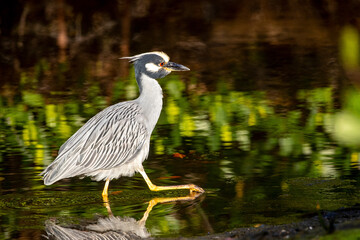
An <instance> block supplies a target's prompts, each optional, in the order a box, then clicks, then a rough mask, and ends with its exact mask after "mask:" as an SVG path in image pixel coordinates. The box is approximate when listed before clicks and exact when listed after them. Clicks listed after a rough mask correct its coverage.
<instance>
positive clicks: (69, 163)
mask: <svg viewBox="0 0 360 240" xmlns="http://www.w3.org/2000/svg"><path fill="white" fill-rule="evenodd" d="M122 59H128V60H129V61H130V62H131V63H133V64H134V67H135V78H136V81H137V83H138V85H139V89H140V96H139V97H138V98H137V99H135V100H132V101H126V102H120V103H117V104H115V105H112V106H110V107H108V108H106V109H104V110H103V111H101V112H99V113H98V114H96V115H95V116H94V117H92V118H91V119H90V120H89V121H88V122H87V123H85V125H84V126H82V127H81V128H80V129H79V130H78V131H77V132H76V133H75V134H74V135H72V136H71V137H70V138H69V139H68V140H67V141H66V142H65V143H64V144H63V145H62V146H61V147H60V150H59V153H58V156H57V157H56V159H55V160H54V161H53V162H52V163H51V164H50V165H49V166H48V167H47V168H46V169H45V170H44V171H43V172H42V173H41V175H43V176H44V183H45V185H51V184H53V183H54V182H56V181H59V180H60V179H64V178H69V177H74V176H90V177H92V178H93V179H95V180H97V181H101V180H106V182H105V186H104V190H103V193H102V195H103V197H104V199H105V200H106V201H107V194H108V186H109V182H110V180H112V179H116V178H119V177H121V176H132V175H134V173H135V172H139V173H140V174H141V175H142V176H143V178H144V179H145V181H146V183H147V185H148V186H149V188H150V190H152V191H161V190H169V189H189V190H190V192H204V190H203V189H202V188H200V187H198V186H196V185H194V184H187V185H177V186H156V185H154V184H153V183H152V182H151V181H150V179H149V178H148V176H147V175H146V173H145V171H144V168H143V166H142V162H143V161H144V160H145V159H146V158H147V156H148V153H149V145H150V136H151V133H152V131H153V129H154V127H155V125H156V122H157V121H158V118H159V116H160V112H161V108H162V98H163V95H162V89H161V87H160V85H159V84H158V82H157V81H156V79H159V78H163V77H165V76H166V75H168V74H169V73H170V72H171V71H188V70H190V69H189V68H187V67H185V66H183V65H180V64H177V63H174V62H170V61H169V57H168V55H166V54H165V53H163V52H149V53H143V54H139V55H136V56H133V57H123V58H122Z"/></svg>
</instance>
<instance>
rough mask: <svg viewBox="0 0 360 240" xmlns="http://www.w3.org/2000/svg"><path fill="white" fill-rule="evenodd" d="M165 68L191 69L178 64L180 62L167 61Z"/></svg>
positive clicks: (172, 69)
mask: <svg viewBox="0 0 360 240" xmlns="http://www.w3.org/2000/svg"><path fill="white" fill-rule="evenodd" d="M163 68H165V69H167V70H169V71H190V69H189V68H187V67H185V66H183V65H181V64H178V63H174V62H167V63H166V64H165V65H164V66H163Z"/></svg>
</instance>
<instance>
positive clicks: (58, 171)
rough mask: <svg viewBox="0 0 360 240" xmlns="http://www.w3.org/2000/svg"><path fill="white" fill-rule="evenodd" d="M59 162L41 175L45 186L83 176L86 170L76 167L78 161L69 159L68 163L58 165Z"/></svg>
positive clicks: (51, 165) (54, 163)
mask: <svg viewBox="0 0 360 240" xmlns="http://www.w3.org/2000/svg"><path fill="white" fill-rule="evenodd" d="M58 162H59V161H57V162H55V161H54V162H53V163H52V164H50V165H49V166H48V167H47V168H46V169H45V170H44V171H43V172H42V173H40V175H43V180H44V184H45V185H51V184H53V183H55V182H57V181H59V180H61V179H64V178H70V177H74V176H78V175H82V174H83V171H84V168H83V167H79V166H76V165H75V164H74V163H75V162H76V159H67V161H66V162H62V164H60V165H59V164H58Z"/></svg>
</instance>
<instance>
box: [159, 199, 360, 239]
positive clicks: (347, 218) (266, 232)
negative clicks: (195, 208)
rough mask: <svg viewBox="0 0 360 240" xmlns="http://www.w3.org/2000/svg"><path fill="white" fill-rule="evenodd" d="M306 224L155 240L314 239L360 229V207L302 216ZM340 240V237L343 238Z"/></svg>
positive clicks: (262, 226)
mask: <svg viewBox="0 0 360 240" xmlns="http://www.w3.org/2000/svg"><path fill="white" fill-rule="evenodd" d="M303 218H304V220H303V221H300V222H296V223H290V224H283V225H276V226H270V225H261V226H259V227H250V228H236V229H234V230H232V231H228V232H223V233H218V234H210V235H208V236H199V237H194V238H193V237H191V238H186V237H178V238H156V239H162V240H167V239H168V240H170V239H172V240H173V239H182V240H185V239H189V240H190V239H192V240H193V239H196V240H208V239H227V240H232V239H251V240H253V239H254V240H255V239H293V238H296V239H310V238H311V239H312V238H314V237H320V236H325V235H327V234H333V233H337V232H339V231H345V230H349V229H360V206H358V205H357V206H354V207H351V208H343V209H339V210H336V211H323V212H319V213H314V214H308V215H306V216H303ZM340 239H341V237H340Z"/></svg>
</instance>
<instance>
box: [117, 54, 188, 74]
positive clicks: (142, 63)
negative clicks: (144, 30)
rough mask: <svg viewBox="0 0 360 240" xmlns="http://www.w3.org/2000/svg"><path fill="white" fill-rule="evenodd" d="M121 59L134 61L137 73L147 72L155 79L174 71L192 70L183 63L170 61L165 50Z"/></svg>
mask: <svg viewBox="0 0 360 240" xmlns="http://www.w3.org/2000/svg"><path fill="white" fill-rule="evenodd" d="M120 59H129V62H131V63H134V67H135V72H136V73H137V74H146V75H147V76H149V77H151V78H154V79H159V78H163V77H165V76H166V75H168V74H169V73H171V72H172V71H189V70H190V69H189V68H187V67H185V66H183V65H181V64H178V63H174V62H170V61H169V60H170V58H169V56H168V55H166V53H164V52H148V53H142V54H139V55H135V56H132V57H122V58H120Z"/></svg>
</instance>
